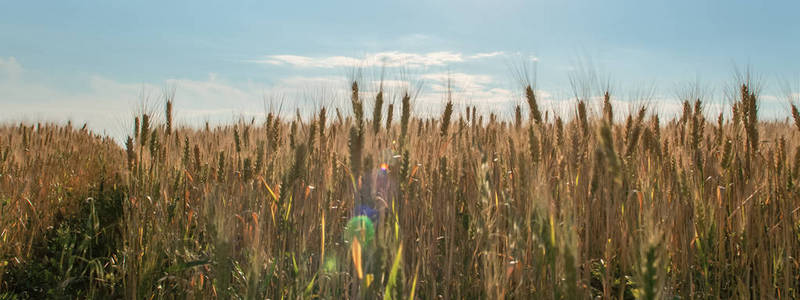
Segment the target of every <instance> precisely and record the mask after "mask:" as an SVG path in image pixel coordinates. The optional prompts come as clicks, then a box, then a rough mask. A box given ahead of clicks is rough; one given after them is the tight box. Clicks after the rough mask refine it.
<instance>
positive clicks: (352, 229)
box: [344, 215, 375, 249]
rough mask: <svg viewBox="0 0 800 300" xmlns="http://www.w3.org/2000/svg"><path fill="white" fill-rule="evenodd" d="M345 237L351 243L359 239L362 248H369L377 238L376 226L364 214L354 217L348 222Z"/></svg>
mask: <svg viewBox="0 0 800 300" xmlns="http://www.w3.org/2000/svg"><path fill="white" fill-rule="evenodd" d="M344 238H345V240H346V241H347V242H348V243H350V244H352V242H353V239H357V240H358V243H359V244H360V245H361V247H362V248H364V249H369V248H370V247H371V246H372V242H373V240H374V238H375V226H374V225H372V220H370V218H369V217H367V216H364V215H361V216H355V217H353V218H352V219H350V221H349V222H347V226H346V227H345V229H344Z"/></svg>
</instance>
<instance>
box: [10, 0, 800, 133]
mask: <svg viewBox="0 0 800 300" xmlns="http://www.w3.org/2000/svg"><path fill="white" fill-rule="evenodd" d="M161 2H162V1H159V2H155V1H152V2H151V1H137V2H136V3H129V2H123V1H54V2H48V3H44V2H42V1H13V2H7V3H5V4H3V5H2V6H3V9H2V10H0V101H2V102H4V103H6V104H7V105H5V106H6V107H7V108H8V109H5V110H4V112H0V118H2V119H6V120H13V121H17V120H39V119H48V120H66V119H72V120H73V122H78V123H82V122H88V123H89V124H90V126H91V127H92V128H95V129H98V130H108V131H110V132H112V133H116V134H119V132H118V131H120V130H124V129H123V128H127V127H126V122H127V119H129V116H130V115H131V114H132V113H133V111H134V110H136V109H137V107H139V106H140V105H138V103H141V99H142V98H148V97H147V96H149V99H150V102H152V103H155V102H158V101H157V100H154V99H158V95H159V94H160V93H161V91H162V90H163V89H164V88H165V87H166V88H170V89H175V91H176V102H177V104H176V106H177V108H178V110H177V111H178V113H179V117H181V118H183V120H184V121H185V122H186V123H188V124H191V123H198V122H201V121H202V120H206V119H214V120H223V121H224V120H232V119H234V118H237V117H238V116H241V115H251V114H252V115H258V114H260V113H263V111H264V106H265V101H266V102H267V103H271V101H272V102H274V101H276V99H283V103H284V106H285V107H290V108H292V109H291V110H293V107H301V108H303V107H309V106H311V107H313V106H314V105H315V103H314V102H316V101H319V99H318V98H325V97H327V98H331V99H334V98H335V99H336V100H326V101H323V102H324V103H326V104H328V105H335V103H340V102H341V100H342V99H339V98H341V95H339V94H340V92H341V91H342V90H343V89H344V88H346V81H347V79H348V78H352V77H353V74H354V70H356V69H358V68H359V67H360V68H361V69H362V71H361V73H362V76H361V79H362V80H364V81H365V82H366V84H365V85H366V87H367V88H366V89H367V90H370V89H372V90H374V89H375V86H376V85H375V84H372V82H373V81H375V80H377V79H379V78H380V66H381V65H383V64H385V65H386V71H385V72H386V75H385V78H386V79H387V80H390V81H391V82H390V83H391V84H390V85H391V86H394V87H400V86H402V85H403V83H402V82H400V81H401V80H406V79H410V80H413V81H414V82H423V91H422V93H421V94H420V96H419V98H420V99H419V101H418V102H419V103H420V104H419V105H418V107H417V111H419V112H420V113H425V112H431V111H433V112H435V111H436V110H437V108H436V107H438V106H440V105H439V103H438V102H439V101H441V99H442V98H443V97H444V96H443V93H444V90H443V86H444V83H445V82H446V79H447V78H448V77H449V78H451V79H452V81H453V86H454V89H455V90H456V93H455V97H456V98H457V99H456V101H457V102H458V103H460V104H462V105H463V104H477V105H482V106H486V107H489V108H492V109H496V110H498V111H507V110H508V108H509V107H511V106H513V105H514V103H516V102H517V101H518V100H519V93H518V91H519V90H520V89H521V88H520V83H519V82H518V81H517V80H515V76H514V72H513V71H512V70H513V69H514V68H519V67H520V66H521V65H525V64H528V65H529V69H531V70H532V69H535V71H536V74H537V76H536V83H537V88H538V89H539V90H540V91H541V94H542V95H543V97H545V98H547V99H546V102H547V101H549V102H547V103H549V104H553V105H554V106H553V107H555V108H553V109H557V107H559V106H560V107H561V110H564V109H563V107H564V106H567V105H566V104H564V103H566V102H567V101H568V100H569V99H570V98H571V96H572V92H571V89H570V85H569V82H570V80H569V79H570V76H573V77H574V76H576V74H580V72H579V71H581V70H587V69H590V70H595V71H596V72H597V74H599V75H600V77H601V78H603V79H604V80H607V81H608V82H610V83H611V86H612V88H613V89H614V90H615V91H617V92H618V94H619V95H620V97H619V99H623V100H624V99H626V97H627V98H630V99H628V100H636V99H634V98H635V97H634V96H632V95H640V96H641V95H648V96H649V97H647V98H650V100H651V101H653V102H655V103H656V106H658V107H660V110H661V111H663V112H665V113H670V112H671V111H672V110H671V108H672V107H674V106H675V101H676V98H677V96H676V95H680V91H681V90H682V89H683V88H684V87H685V86H688V85H689V84H691V83H693V82H700V83H701V84H702V85H703V86H707V87H708V88H706V89H705V90H704V91H705V94H706V97H707V98H708V100H709V101H710V102H714V101H722V100H723V99H722V98H723V95H724V89H725V88H726V87H727V86H728V84H729V83H730V82H731V80H732V78H733V74H734V71H735V69H736V68H737V67H738V68H739V69H744V68H745V67H747V66H750V67H751V68H752V69H753V70H754V72H755V74H757V75H758V77H759V78H760V82H761V83H762V86H763V88H764V89H763V95H764V100H765V102H764V103H765V104H764V106H763V107H764V109H763V110H764V111H765V112H770V114H771V115H778V116H783V115H784V114H785V111H786V107H785V106H786V105H785V104H786V103H785V100H783V101H781V99H785V98H784V97H782V95H784V94H786V89H785V88H784V87H785V86H787V85H788V86H797V85H796V84H794V83H797V82H798V81H797V79H798V76H797V75H798V71H799V70H800V60H798V59H797V58H796V56H797V55H798V53H800V38H798V32H800V21H797V13H798V12H800V4H798V2H797V1H770V2H767V1H548V2H544V1H458V2H457V1H386V2H382V1H320V2H318V3H313V2H300V1H275V2H269V1H247V2H237V3H217V2H207V1H166V2H168V3H161ZM577 76H579V77H580V75H577ZM399 89H400V88H398V89H397V90H399ZM323 90H324V91H326V92H324V93H323V92H321V91H323ZM794 92H797V91H796V90H795V91H794ZM265 99H266V100H265ZM316 105H317V106H318V105H319V104H318V103H317V104H316ZM714 109H715V108H714V106H713V105H709V111H712V110H714ZM717 109H719V108H717Z"/></svg>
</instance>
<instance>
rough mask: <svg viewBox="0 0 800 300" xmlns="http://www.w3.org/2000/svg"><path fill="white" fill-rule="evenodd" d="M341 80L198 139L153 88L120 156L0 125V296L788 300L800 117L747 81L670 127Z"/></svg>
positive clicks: (621, 113)
mask: <svg viewBox="0 0 800 300" xmlns="http://www.w3.org/2000/svg"><path fill="white" fill-rule="evenodd" d="M350 89H351V95H350V101H349V104H350V105H349V107H320V108H319V109H318V110H317V111H314V112H298V113H297V116H294V117H286V116H284V115H281V114H279V113H278V112H274V111H273V112H268V115H267V116H266V118H263V119H242V120H240V121H238V122H235V123H232V124H227V125H219V126H209V125H206V126H204V127H203V126H201V127H199V128H195V127H188V126H184V125H181V124H176V123H174V122H173V102H172V99H171V97H166V99H165V101H164V102H165V103H164V109H163V110H162V111H158V112H153V111H149V112H148V111H143V112H139V113H137V114H136V116H135V118H134V120H133V123H134V126H133V128H131V129H130V133H129V136H128V137H127V139H126V140H124V141H123V142H122V143H121V144H122V145H120V143H117V142H115V141H113V140H112V139H110V138H108V137H103V136H99V135H97V134H95V133H92V132H91V131H88V130H86V129H85V128H80V129H79V128H77V127H74V126H73V125H72V124H66V125H55V124H25V123H23V124H6V125H3V126H0V298H8V299H15V298H21V299H24V298H36V299H41V298H100V299H110V298H128V299H162V298H166V299H172V298H195V299H207V298H223V299H230V298H236V299H239V298H241V299H256V298H258V299H263V298H271V299H294V298H305V299H310V298H324V299H376V298H383V299H435V298H443V299H463V298H466V299H478V298H483V299H503V298H511V299H587V298H592V297H601V298H604V299H634V298H636V299H664V298H673V299H707V298H714V299H719V298H723V299H724V298H740V299H741V298H748V299H749V298H753V299H764V298H767V299H791V298H798V297H800V295H799V294H798V286H800V277H798V276H799V275H798V274H800V261H798V257H800V215H798V209H799V208H800V113H798V110H797V109H796V108H795V106H794V105H792V106H791V114H792V116H793V121H762V120H759V119H758V110H759V94H758V89H757V87H755V86H753V84H751V82H750V81H749V80H746V79H745V80H740V81H739V82H738V84H737V85H736V87H735V88H733V89H732V90H731V91H730V93H729V95H730V96H729V99H728V100H729V103H730V105H729V106H728V107H727V109H726V112H725V113H724V114H719V115H715V116H712V115H709V114H708V112H707V111H706V109H705V103H706V101H705V99H702V98H700V97H695V96H696V95H689V96H687V97H685V99H681V100H682V101H683V102H682V105H683V106H682V107H683V110H682V113H680V114H679V115H678V116H675V117H674V118H672V116H659V114H658V113H657V112H656V111H655V110H654V109H652V108H651V107H649V106H648V105H647V103H642V104H639V105H632V106H630V107H620V106H619V105H617V106H616V107H614V106H613V104H612V102H613V99H614V97H615V95H614V94H613V93H612V92H611V91H609V90H601V91H599V92H598V94H597V96H598V97H583V96H580V95H579V94H580V93H576V95H579V96H577V97H576V101H575V102H574V103H570V104H569V105H570V107H569V109H568V113H567V114H564V115H562V114H556V113H554V112H552V111H549V110H546V109H544V107H543V106H542V105H541V103H539V102H541V101H540V100H539V99H537V96H538V95H537V94H536V89H535V88H534V87H532V86H531V85H525V86H523V87H522V88H521V92H522V95H523V98H524V99H523V100H522V101H520V104H521V105H518V106H516V107H515V108H514V111H515V112H514V114H513V115H512V116H511V117H510V118H507V117H504V116H498V115H497V114H495V113H492V112H482V111H477V109H476V107H474V106H461V105H457V103H454V100H453V99H451V98H448V99H445V101H443V103H442V104H441V105H442V106H443V109H442V113H441V115H440V116H439V117H436V118H422V117H417V116H415V115H414V114H413V113H412V112H413V111H414V110H413V107H412V106H413V105H414V100H415V99H414V95H415V94H416V91H414V90H405V91H401V92H399V93H397V94H389V93H388V92H385V91H384V90H383V89H379V90H377V91H376V92H371V93H367V92H363V91H362V90H360V89H359V82H357V81H354V82H352V86H351V88H350ZM392 99H396V100H398V101H397V102H394V101H392ZM370 109H371V111H370ZM788 120H792V119H788Z"/></svg>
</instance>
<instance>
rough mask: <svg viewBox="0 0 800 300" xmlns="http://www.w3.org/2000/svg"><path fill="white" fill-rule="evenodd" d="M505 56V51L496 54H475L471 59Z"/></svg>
mask: <svg viewBox="0 0 800 300" xmlns="http://www.w3.org/2000/svg"><path fill="white" fill-rule="evenodd" d="M503 54H505V53H504V52H503V51H494V52H487V53H477V54H474V55H470V56H469V58H470V59H480V58H489V57H495V56H500V55H503Z"/></svg>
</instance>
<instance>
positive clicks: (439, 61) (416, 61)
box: [251, 51, 503, 68]
mask: <svg viewBox="0 0 800 300" xmlns="http://www.w3.org/2000/svg"><path fill="white" fill-rule="evenodd" d="M498 55H503V52H499V51H497V52H488V53H477V54H474V55H467V56H465V55H463V54H461V53H457V52H451V51H438V52H428V53H409V52H399V51H387V52H378V53H372V54H367V55H365V56H364V57H362V58H356V57H349V56H328V57H309V56H300V55H287V54H284V55H270V56H267V57H265V58H264V59H260V60H253V61H251V62H255V63H261V64H270V65H289V66H294V67H301V68H337V67H375V66H386V67H429V66H443V65H447V64H450V63H460V62H464V61H466V60H475V59H483V58H489V57H495V56H498Z"/></svg>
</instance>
